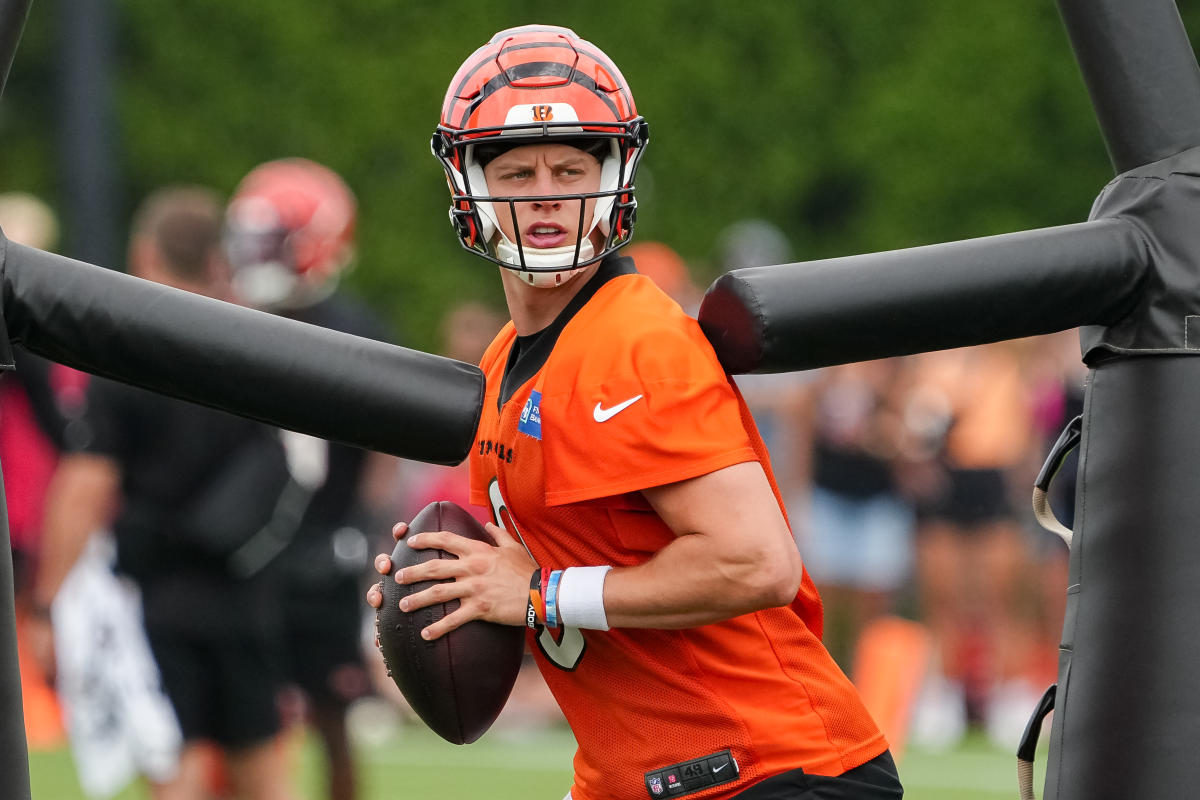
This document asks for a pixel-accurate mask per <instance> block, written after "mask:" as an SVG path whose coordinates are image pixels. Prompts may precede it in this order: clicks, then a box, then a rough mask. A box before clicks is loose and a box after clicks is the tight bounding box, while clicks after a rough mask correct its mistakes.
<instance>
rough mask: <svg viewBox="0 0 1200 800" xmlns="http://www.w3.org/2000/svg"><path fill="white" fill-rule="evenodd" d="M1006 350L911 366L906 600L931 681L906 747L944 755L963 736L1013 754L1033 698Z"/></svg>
mask: <svg viewBox="0 0 1200 800" xmlns="http://www.w3.org/2000/svg"><path fill="white" fill-rule="evenodd" d="M1022 347H1023V345H1022V344H1021V343H1016V342H1001V343H997V344H991V345H984V346H981V347H971V348H961V349H957V350H947V351H942V352H936V353H925V354H922V355H919V356H915V357H913V363H914V365H915V369H914V373H913V380H912V384H911V387H910V389H909V394H908V399H907V400H906V408H905V413H906V415H908V418H909V427H910V429H912V430H914V431H919V432H921V433H920V437H919V438H921V439H923V442H922V446H923V447H925V448H926V449H927V451H928V452H929V454H930V455H932V456H933V457H935V458H936V463H937V465H938V471H937V475H936V476H935V477H934V478H933V479H932V480H929V481H927V482H926V487H925V497H924V498H923V501H922V503H921V505H920V523H919V527H918V533H917V549H916V557H917V561H916V569H917V590H918V599H919V606H920V612H921V615H922V618H923V620H924V622H925V624H926V625H927V626H928V628H929V630H930V632H931V633H932V636H933V642H934V647H935V652H936V654H937V656H936V661H935V665H934V670H933V671H932V673H931V677H930V679H929V681H927V683H926V685H925V687H924V688H923V689H922V693H921V696H920V697H919V698H918V701H917V706H916V709H915V712H914V728H913V739H914V741H916V742H922V743H925V744H931V745H943V746H944V745H949V744H952V743H953V742H954V741H956V740H957V739H958V738H959V737H960V736H961V735H962V733H963V732H964V731H965V729H966V727H967V725H968V724H979V725H986V726H987V727H988V729H989V732H990V733H991V734H992V735H993V737H994V738H997V739H998V740H1003V741H1004V742H1005V743H1006V744H1009V745H1013V746H1015V745H1016V743H1017V740H1018V739H1019V737H1020V733H1021V730H1023V728H1024V722H1025V720H1027V719H1028V716H1029V714H1030V713H1031V712H1032V709H1033V708H1034V706H1035V705H1036V703H1037V700H1038V698H1039V697H1040V694H1041V690H1040V689H1041V688H1044V687H1040V688H1038V687H1034V686H1032V685H1031V684H1030V683H1029V681H1028V679H1027V675H1028V671H1029V668H1030V663H1031V657H1032V653H1033V651H1034V648H1035V635H1034V626H1033V625H1032V623H1031V619H1030V614H1029V607H1030V605H1031V603H1032V602H1036V601H1035V600H1034V595H1035V591H1032V590H1033V589H1034V587H1033V585H1031V578H1032V575H1033V571H1032V570H1031V566H1032V563H1033V562H1032V560H1031V556H1030V551H1029V546H1028V538H1027V536H1026V534H1025V529H1024V527H1023V520H1024V519H1025V518H1026V517H1027V516H1028V512H1026V511H1025V509H1026V508H1028V504H1029V500H1028V496H1029V489H1030V485H1031V481H1030V480H1029V479H1028V472H1027V470H1025V469H1024V467H1025V464H1026V463H1027V462H1028V461H1029V454H1030V453H1032V452H1035V451H1036V444H1037V443H1036V441H1035V438H1034V420H1033V413H1032V412H1033V402H1032V396H1031V391H1030V387H1029V384H1028V382H1027V380H1026V378H1025V376H1024V374H1023V369H1022V368H1023V362H1022V358H1021V349H1022Z"/></svg>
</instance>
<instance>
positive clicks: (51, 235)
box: [0, 192, 58, 250]
mask: <svg viewBox="0 0 1200 800" xmlns="http://www.w3.org/2000/svg"><path fill="white" fill-rule="evenodd" d="M0 227H2V228H3V229H4V234H5V236H7V237H8V238H9V240H11V241H14V242H17V243H19V244H23V245H26V246H28V247H36V248H38V249H39V250H53V249H54V248H55V247H57V246H58V217H57V216H56V215H55V213H54V211H53V210H51V208H50V206H48V205H46V203H45V202H44V201H42V200H41V199H39V198H38V197H35V196H34V195H32V194H29V193H27V192H5V193H4V194H0Z"/></svg>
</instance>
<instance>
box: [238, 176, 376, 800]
mask: <svg viewBox="0 0 1200 800" xmlns="http://www.w3.org/2000/svg"><path fill="white" fill-rule="evenodd" d="M356 221H357V204H356V201H355V198H354V195H353V193H352V192H351V191H350V188H349V187H348V186H347V185H346V183H345V182H344V181H343V180H342V179H341V177H339V176H338V175H337V174H336V173H334V172H333V171H332V170H330V169H329V168H327V167H325V166H322V165H320V164H317V163H315V162H312V161H309V160H306V159H301V158H289V159H282V160H277V161H269V162H267V163H264V164H260V165H259V166H257V167H255V168H254V169H253V170H251V171H250V173H249V174H247V175H246V177H245V178H243V179H242V182H241V183H240V184H239V186H238V187H237V189H236V191H235V192H234V195H233V198H232V199H231V200H230V203H229V208H228V210H227V211H226V215H225V231H224V245H225V251H226V254H227V256H228V258H229V263H230V266H231V267H232V272H233V287H234V293H235V295H236V296H237V298H238V299H239V300H241V301H242V302H244V303H246V304H247V305H250V306H253V307H255V308H258V309H261V310H263V311H269V312H272V313H276V314H280V315H282V316H285V317H290V318H292V319H296V320H300V321H301V322H306V323H309V324H312V325H319V326H321V327H325V328H331V329H333V330H337V331H341V332H344V333H351V334H354V335H356V336H364V337H368V338H372V339H377V340H381V341H386V340H387V339H388V338H389V337H388V336H387V334H386V332H385V329H384V327H383V325H382V323H380V322H379V321H378V320H377V318H376V317H375V315H374V314H373V313H372V312H371V311H370V310H368V309H367V308H366V307H365V306H364V305H363V304H362V303H360V302H358V301H357V300H356V299H354V298H352V297H351V296H350V295H349V294H348V293H346V292H345V291H343V290H341V289H339V288H338V283H339V279H340V278H341V276H342V275H343V274H345V272H346V271H347V270H348V269H350V267H351V266H352V265H353V261H354V244H355V225H356ZM291 440H292V441H296V442H304V443H305V444H304V447H305V448H306V451H307V454H308V457H309V460H310V462H311V464H312V466H313V468H314V469H315V470H316V473H317V474H318V475H319V476H320V478H319V480H318V483H319V488H318V489H317V491H316V494H315V495H314V496H313V497H312V499H311V502H310V503H309V505H308V508H307V510H306V512H305V513H304V516H303V518H302V519H301V520H300V522H299V525H298V527H296V528H295V529H294V530H290V531H288V535H289V536H290V537H291V538H290V539H288V540H286V541H285V540H284V539H282V538H281V539H279V540H277V541H276V542H275V543H274V548H272V549H276V548H277V549H280V550H282V553H281V555H280V558H279V561H278V564H277V565H275V566H273V569H276V571H277V572H278V573H279V577H280V579H281V580H282V584H283V585H282V592H281V594H280V595H279V598H280V599H281V600H282V603H283V628H282V642H283V647H284V666H285V670H286V673H287V677H288V680H289V681H290V682H291V683H292V684H293V686H294V687H295V688H297V689H299V690H300V692H301V693H302V696H300V697H298V696H297V695H296V694H294V693H290V694H289V695H288V697H289V699H290V700H292V701H293V702H288V703H285V708H288V709H291V710H293V712H294V713H293V714H292V716H296V717H300V716H302V715H303V712H304V711H305V710H306V711H307V717H308V719H309V721H310V722H311V723H312V725H313V727H314V728H315V729H316V731H317V733H318V734H319V735H320V737H321V742H322V744H323V746H324V750H325V755H326V757H327V762H328V796H329V798H330V800H353V798H354V797H356V796H357V788H356V783H357V781H356V777H355V765H354V759H353V753H352V750H351V746H350V740H349V736H348V732H347V724H346V720H347V711H348V709H349V707H350V705H351V703H353V702H354V701H355V700H358V699H360V698H362V697H364V696H365V695H366V694H368V693H369V692H370V690H371V680H370V677H369V675H368V672H367V667H366V662H365V658H364V648H363V636H362V629H363V617H364V613H363V608H362V603H361V600H360V597H361V591H362V586H363V585H364V583H365V581H364V575H365V571H366V570H367V566H368V560H367V557H368V552H369V549H370V548H369V546H368V539H367V535H368V533H369V532H371V531H372V530H379V531H386V530H387V529H388V528H389V527H390V517H391V511H392V509H391V506H390V504H391V497H390V493H391V492H392V491H393V490H394V488H395V484H396V480H395V470H396V465H397V462H396V459H394V458H392V457H390V456H385V455H383V454H380V453H368V452H367V451H364V450H360V449H358V448H354V447H349V446H347V445H342V444H336V443H330V442H324V441H321V440H318V439H313V438H311V437H298V436H297V435H295V434H292V435H291ZM271 554H272V552H271V550H264V551H263V556H270V555H271ZM257 566H258V565H257V563H256V562H254V561H247V562H246V563H245V564H243V565H242V567H243V569H244V570H246V571H248V570H252V569H255V568H256V567H257Z"/></svg>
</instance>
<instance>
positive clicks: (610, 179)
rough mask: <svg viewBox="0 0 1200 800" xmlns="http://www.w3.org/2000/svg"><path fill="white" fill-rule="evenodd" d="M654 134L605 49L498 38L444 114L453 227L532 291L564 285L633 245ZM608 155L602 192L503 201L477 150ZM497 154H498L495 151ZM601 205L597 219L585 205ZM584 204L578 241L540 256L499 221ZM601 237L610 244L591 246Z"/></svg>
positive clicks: (552, 35) (569, 39) (464, 72)
mask: <svg viewBox="0 0 1200 800" xmlns="http://www.w3.org/2000/svg"><path fill="white" fill-rule="evenodd" d="M648 139H649V129H648V126H647V124H646V122H645V120H644V119H642V117H640V116H638V113H637V109H636V108H635V106H634V102H633V94H632V93H631V92H630V90H629V85H628V84H627V83H626V82H625V78H624V77H622V75H621V73H620V71H619V70H618V69H617V67H616V66H615V65H614V64H613V63H612V60H611V59H609V58H608V56H606V55H605V54H604V53H603V52H601V50H600V49H599V48H598V47H596V46H595V45H593V44H592V43H590V42H587V41H584V40H583V39H580V38H579V37H578V36H577V35H576V34H575V32H574V31H572V30H570V29H569V28H561V27H557V26H553V25H526V26H523V27H519V28H509V29H508V30H504V31H501V32H500V33H497V34H496V35H495V36H493V37H492V39H491V41H489V42H488V43H487V44H486V45H484V46H483V47H481V48H479V49H478V50H476V51H475V52H474V53H473V54H472V55H471V57H470V58H468V59H467V60H466V61H465V62H463V65H462V66H461V67H460V68H459V70H458V72H457V74H455V76H454V80H452V81H451V83H450V88H449V89H448V90H447V92H446V99H445V101H444V103H443V105H442V117H441V123H440V124H439V125H438V126H437V130H436V132H435V133H434V135H433V141H432V149H433V154H434V155H435V156H436V157H437V158H438V160H439V161H441V163H442V166H443V167H444V168H445V170H446V181H447V183H448V184H449V185H450V194H451V205H450V221H451V223H452V224H453V226H454V230H455V233H456V234H457V236H458V239H459V241H460V242H461V244H462V245H463V247H465V248H466V249H467V250H469V251H471V252H472V253H476V254H477V255H480V256H482V257H484V258H486V259H488V260H489V261H492V262H495V263H496V264H499V265H500V266H502V267H506V268H508V269H511V270H514V271H516V272H517V273H518V274H519V275H520V277H521V279H522V280H524V281H525V282H527V283H529V284H531V285H534V286H557V285H559V284H561V283H563V282H565V281H566V280H568V279H569V278H570V277H571V276H572V275H575V274H577V273H578V272H580V271H581V270H582V269H583V268H584V267H587V266H588V265H589V264H593V263H595V262H597V261H599V260H600V259H602V258H604V257H605V256H607V255H608V254H609V253H611V252H613V251H614V250H616V249H617V248H619V247H622V246H623V245H625V244H626V243H627V242H629V239H630V236H631V235H632V233H633V224H634V218H635V215H636V211H637V201H636V199H635V198H634V185H633V179H634V174H635V173H636V172H637V166H638V162H639V161H640V160H641V156H642V153H643V151H644V149H645V147H646V143H647V141H648ZM597 140H598V141H599V143H600V146H598V147H596V148H595V149H593V148H592V147H589V148H588V150H589V152H599V154H600V158H599V160H600V164H601V169H600V188H599V190H598V191H596V192H589V193H579V194H564V195H549V196H540V197H497V196H493V195H491V193H489V191H488V186H487V181H486V180H485V178H484V171H483V165H482V164H481V163H480V160H479V159H478V158H477V157H476V148H478V147H480V146H488V145H504V146H508V145H512V146H517V145H523V144H543V143H546V142H558V143H562V144H570V145H572V146H576V147H579V146H581V143H582V144H586V145H595V144H596V143H597ZM492 149H493V150H494V149H495V148H492ZM593 198H594V199H595V207H594V211H593V213H592V219H591V220H590V221H589V220H585V219H584V210H585V208H586V203H585V202H584V201H585V200H588V199H593ZM545 200H552V201H566V202H578V203H579V209H580V211H579V214H580V225H579V226H578V235H577V237H576V240H575V241H574V242H570V243H567V244H565V245H563V246H561V247H550V248H536V247H531V246H529V245H528V244H526V243H523V242H522V241H520V239H521V235H520V233H519V232H518V233H517V234H516V236H517V239H518V241H515V242H513V241H509V239H508V237H507V236H506V235H505V234H504V232H503V231H502V230H501V229H500V225H499V222H498V216H497V215H499V214H509V215H511V218H512V220H513V226H512V227H513V228H514V229H516V230H518V231H519V228H518V226H517V224H516V213H517V212H516V204H517V203H519V202H533V201H545ZM597 230H598V231H599V232H600V234H601V235H602V236H603V242H602V243H601V244H600V245H599V246H598V247H597V246H594V245H593V238H594V237H593V233H594V232H595V231H597Z"/></svg>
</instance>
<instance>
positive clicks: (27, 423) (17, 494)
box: [0, 192, 78, 600]
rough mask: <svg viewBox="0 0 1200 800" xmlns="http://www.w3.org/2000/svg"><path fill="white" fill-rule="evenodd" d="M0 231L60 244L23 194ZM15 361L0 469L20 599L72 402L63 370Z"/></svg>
mask: <svg viewBox="0 0 1200 800" xmlns="http://www.w3.org/2000/svg"><path fill="white" fill-rule="evenodd" d="M0 228H3V230H4V233H5V235H6V236H7V237H8V238H9V239H11V240H12V241H14V242H17V243H19V244H23V245H27V246H29V247H36V248H38V249H41V250H53V249H54V247H55V245H56V244H57V241H58V220H57V219H56V218H55V216H54V212H53V211H51V210H50V208H49V206H47V205H46V204H45V203H43V202H42V201H41V200H39V199H38V198H36V197H34V196H33V195H30V194H25V193H23V192H10V193H7V194H0ZM14 357H15V358H16V359H17V370H16V371H15V372H13V373H12V375H11V376H6V379H5V380H3V381H0V419H3V425H0V464H3V465H4V488H5V495H6V497H7V500H8V519H9V530H10V536H11V540H12V549H13V568H14V578H15V580H16V588H17V597H18V599H19V600H24V599H26V591H27V589H28V586H27V584H28V574H29V571H30V567H31V565H32V564H33V563H34V560H35V558H36V556H37V544H38V537H39V535H40V532H41V522H42V499H43V495H44V493H45V490H46V484H47V483H48V482H49V480H50V476H51V475H52V474H53V472H54V462H55V460H56V458H57V451H58V450H59V449H60V448H61V446H62V438H63V435H64V431H65V428H66V422H67V420H66V418H65V416H64V414H63V411H64V408H63V402H66V403H70V402H71V400H72V399H74V398H72V397H71V396H70V395H67V396H66V397H64V398H63V399H62V400H60V398H59V397H58V393H57V392H56V391H55V390H56V388H58V387H59V386H60V385H61V384H63V383H64V382H65V381H64V380H63V379H64V378H65V372H66V370H65V368H55V367H53V366H52V365H51V363H50V362H48V361H46V360H45V359H43V358H40V357H39V356H35V355H32V354H30V353H28V352H27V351H25V350H23V349H21V348H20V347H17V348H16V350H15V352H14ZM76 374H78V373H76ZM64 388H65V387H64ZM66 391H68V392H69V391H70V390H69V389H66Z"/></svg>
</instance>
